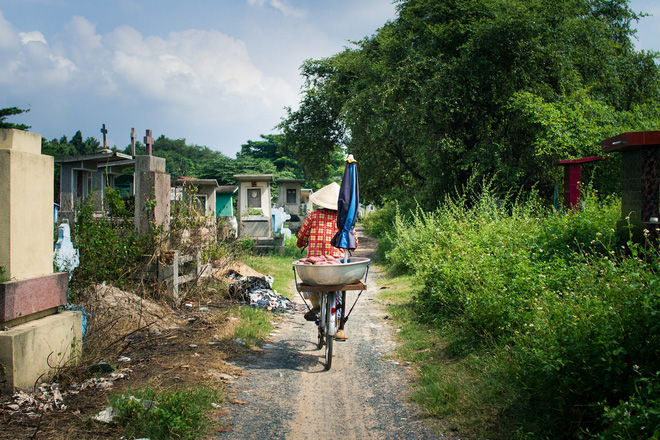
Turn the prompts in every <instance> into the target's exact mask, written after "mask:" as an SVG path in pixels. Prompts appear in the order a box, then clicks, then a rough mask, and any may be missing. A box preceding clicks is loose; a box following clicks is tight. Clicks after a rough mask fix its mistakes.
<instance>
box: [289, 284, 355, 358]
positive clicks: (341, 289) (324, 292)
mask: <svg viewBox="0 0 660 440" xmlns="http://www.w3.org/2000/svg"><path fill="white" fill-rule="evenodd" d="M296 287H297V289H298V292H299V293H300V294H301V296H302V292H318V293H319V296H320V297H321V298H320V300H321V311H320V312H319V316H318V317H317V319H316V324H317V326H318V339H317V343H316V348H318V349H319V350H320V349H321V348H323V347H325V369H326V370H329V369H330V367H331V366H332V355H333V342H334V337H335V335H336V334H337V331H338V330H343V329H344V325H345V324H346V322H347V321H348V317H349V316H350V314H351V312H352V311H353V307H355V304H356V303H357V301H358V299H359V298H360V295H362V292H363V291H364V290H365V289H366V288H367V286H366V284H364V283H363V282H358V283H354V284H340V285H334V286H311V285H307V284H303V283H296ZM349 290H359V291H360V292H359V293H358V297H357V298H356V300H355V303H354V304H353V306H352V307H351V309H350V310H349V311H348V313H346V307H345V305H346V291H349ZM340 293H341V297H339V294H340ZM339 298H341V299H339Z"/></svg>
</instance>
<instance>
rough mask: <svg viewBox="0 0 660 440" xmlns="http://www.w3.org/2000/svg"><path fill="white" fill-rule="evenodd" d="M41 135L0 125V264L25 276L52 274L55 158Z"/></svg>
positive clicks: (14, 275)
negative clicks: (46, 149) (44, 149)
mask: <svg viewBox="0 0 660 440" xmlns="http://www.w3.org/2000/svg"><path fill="white" fill-rule="evenodd" d="M40 151H41V136H39V135H38V134H35V133H28V132H24V131H21V130H7V129H0V176H2V178H1V179H0V266H2V268H3V270H4V273H5V276H6V277H7V278H11V279H19V280H20V279H25V278H32V277H36V276H40V275H46V274H51V273H53V173H54V171H53V169H54V163H53V157H52V156H46V155H43V154H40Z"/></svg>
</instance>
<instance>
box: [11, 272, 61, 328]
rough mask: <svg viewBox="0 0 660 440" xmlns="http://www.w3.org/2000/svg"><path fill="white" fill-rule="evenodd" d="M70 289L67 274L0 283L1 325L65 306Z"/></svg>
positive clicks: (54, 274)
mask: <svg viewBox="0 0 660 440" xmlns="http://www.w3.org/2000/svg"><path fill="white" fill-rule="evenodd" d="M68 288H69V274H68V273H66V272H59V273H53V274H50V275H44V276H41V277H34V278H28V279H24V280H17V281H7V282H4V283H0V323H1V322H5V321H11V320H13V319H17V318H20V317H24V316H28V315H31V314H33V313H37V312H40V311H42V310H46V309H50V308H53V307H58V306H63V305H64V304H66V303H67V290H68Z"/></svg>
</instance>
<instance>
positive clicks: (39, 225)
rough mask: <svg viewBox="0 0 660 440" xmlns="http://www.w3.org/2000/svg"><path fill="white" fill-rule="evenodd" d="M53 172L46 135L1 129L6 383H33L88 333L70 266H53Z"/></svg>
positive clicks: (0, 286) (1, 384) (0, 366)
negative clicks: (73, 302) (72, 306)
mask: <svg viewBox="0 0 660 440" xmlns="http://www.w3.org/2000/svg"><path fill="white" fill-rule="evenodd" d="M53 174H54V162H53V158H52V157H51V156H47V155H42V154H41V136H40V135H38V134H35V133H29V132H26V131H22V130H15V129H0V176H2V179H0V207H2V208H1V209H0V266H1V267H2V270H3V279H5V280H8V281H4V282H0V329H4V330H0V391H1V392H12V391H13V389H14V388H22V389H28V388H30V387H32V386H34V385H35V382H36V381H37V380H38V379H39V377H41V376H47V375H48V374H49V373H50V371H51V368H52V367H51V366H54V365H60V364H62V363H63V362H66V361H68V360H69V359H70V358H71V357H72V356H73V355H74V354H75V353H76V352H75V350H74V347H76V346H78V347H79V345H77V344H79V343H80V341H82V315H81V313H80V312H67V311H62V312H60V311H58V308H59V307H60V306H62V305H64V304H66V302H67V290H68V281H69V275H68V273H53V241H54V239H53Z"/></svg>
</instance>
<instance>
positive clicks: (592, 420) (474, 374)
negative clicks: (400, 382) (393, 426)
mask: <svg viewBox="0 0 660 440" xmlns="http://www.w3.org/2000/svg"><path fill="white" fill-rule="evenodd" d="M583 200H584V201H585V202H586V203H585V206H584V208H583V209H582V210H580V211H573V212H556V211H553V210H551V209H548V208H545V207H543V206H542V205H541V203H539V200H538V198H537V197H536V196H535V195H534V194H532V195H529V196H526V197H518V198H513V197H504V198H502V197H501V196H500V197H497V195H496V193H495V191H494V190H492V188H489V187H488V185H487V184H485V185H482V186H481V187H479V186H477V185H472V186H469V187H467V189H466V190H464V191H463V192H462V193H461V194H460V195H458V196H456V197H453V198H447V199H446V200H445V202H444V204H443V205H442V206H441V208H439V209H438V210H436V211H432V212H423V211H421V210H418V211H408V212H402V211H399V210H397V208H396V207H395V206H390V207H388V208H385V209H383V210H381V211H380V212H378V213H376V214H375V215H373V216H369V217H368V218H367V219H366V221H365V228H366V230H367V232H368V233H370V234H373V235H376V236H379V237H382V241H381V246H382V247H381V253H382V255H383V258H384V260H385V262H386V264H387V266H388V267H389V269H390V271H392V272H393V273H395V274H398V276H399V277H398V278H395V280H394V281H392V282H391V284H392V285H393V286H395V288H393V289H391V290H392V291H391V292H388V293H387V294H386V295H388V298H389V300H390V301H391V302H392V305H391V307H390V308H391V313H392V315H393V316H394V317H395V318H397V320H398V323H399V325H400V326H401V328H402V330H401V331H400V333H399V334H400V335H401V337H402V339H403V341H404V343H403V346H402V348H401V349H400V352H399V354H400V356H401V357H402V358H403V359H405V360H407V361H410V362H412V363H413V364H414V365H415V366H416V367H417V370H418V372H419V376H418V381H417V387H416V391H415V394H414V397H413V398H414V400H415V401H416V402H418V403H420V404H421V405H422V406H423V407H424V408H425V409H426V411H427V412H428V414H429V415H430V416H432V417H436V418H439V419H442V420H443V421H444V422H445V423H447V424H448V426H449V427H453V428H455V429H458V430H459V431H460V432H462V433H464V434H467V435H469V436H472V437H475V438H502V439H504V438H529V439H536V438H589V437H591V438H608V439H609V438H622V439H623V438H658V436H659V435H660V370H659V369H658V364H657V360H658V359H659V358H660V320H659V319H658V314H659V313H660V296H658V291H660V289H659V287H660V276H658V274H657V270H658V267H659V265H660V255H659V254H658V251H657V249H656V248H655V247H653V246H651V243H648V241H647V243H643V244H637V243H633V242H632V241H630V240H629V238H630V237H627V236H625V234H623V235H624V236H623V237H619V236H618V235H617V233H616V231H615V229H614V228H615V225H616V222H617V220H618V219H619V217H620V201H619V200H618V199H617V198H616V197H611V198H605V199H602V200H599V199H598V198H597V197H595V195H593V194H585V195H584V196H583ZM387 219H391V220H392V222H391V223H390V222H389V221H387ZM397 286H398V287H397Z"/></svg>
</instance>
